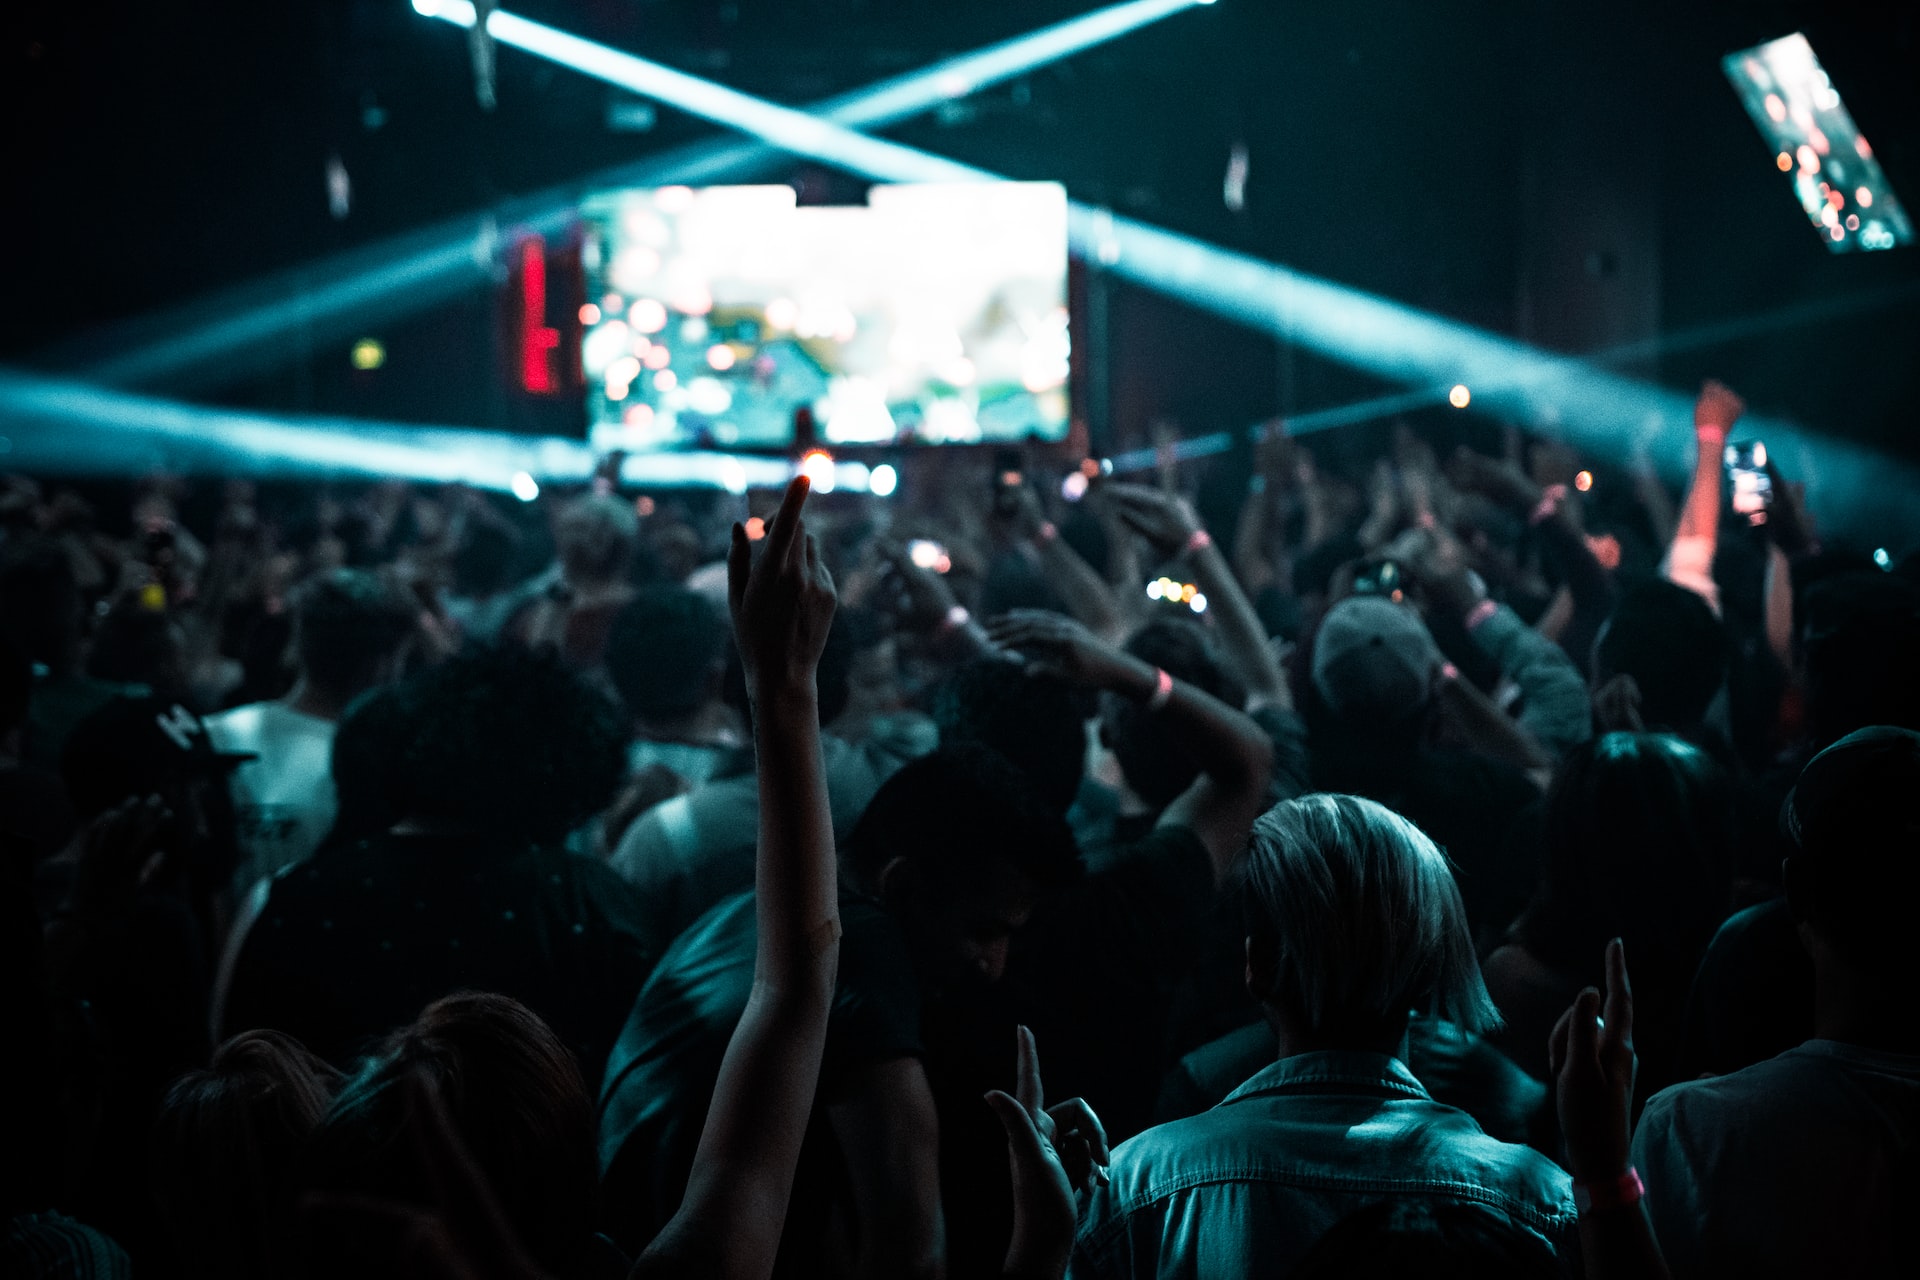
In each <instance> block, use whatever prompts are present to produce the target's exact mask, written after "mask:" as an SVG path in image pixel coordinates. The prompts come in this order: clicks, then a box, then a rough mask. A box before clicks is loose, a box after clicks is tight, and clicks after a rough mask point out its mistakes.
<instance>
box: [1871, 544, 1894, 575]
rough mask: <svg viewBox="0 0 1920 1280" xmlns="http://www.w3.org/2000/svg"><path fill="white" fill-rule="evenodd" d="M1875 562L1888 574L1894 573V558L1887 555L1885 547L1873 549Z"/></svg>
mask: <svg viewBox="0 0 1920 1280" xmlns="http://www.w3.org/2000/svg"><path fill="white" fill-rule="evenodd" d="M1873 562H1874V563H1875V564H1877V565H1879V566H1880V567H1881V568H1882V569H1885V570H1887V571H1888V572H1892V570H1893V557H1892V556H1890V555H1888V554H1887V549H1886V548H1885V547H1875V548H1874V549H1873Z"/></svg>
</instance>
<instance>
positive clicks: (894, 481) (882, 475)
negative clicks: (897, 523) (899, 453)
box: [867, 462, 900, 498]
mask: <svg viewBox="0 0 1920 1280" xmlns="http://www.w3.org/2000/svg"><path fill="white" fill-rule="evenodd" d="M899 484H900V473H899V472H897V471H895V470H894V469H893V468H892V467H891V466H889V465H888V464H887V463H884V462H883V463H881V464H880V465H879V466H877V467H875V468H874V469H873V470H872V471H871V472H870V473H869V474H868V475H867V492H868V493H871V494H872V495H873V496H874V497H876V498H890V497H892V496H893V491H894V490H895V489H896V488H898V487H899Z"/></svg>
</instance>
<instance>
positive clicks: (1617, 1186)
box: [1573, 1166, 1647, 1218]
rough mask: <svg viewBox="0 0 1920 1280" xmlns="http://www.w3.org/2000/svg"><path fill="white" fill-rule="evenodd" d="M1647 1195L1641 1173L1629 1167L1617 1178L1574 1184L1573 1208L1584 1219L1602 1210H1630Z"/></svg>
mask: <svg viewBox="0 0 1920 1280" xmlns="http://www.w3.org/2000/svg"><path fill="white" fill-rule="evenodd" d="M1646 1194H1647V1188H1646V1184H1645V1183H1643V1182H1641V1181H1640V1171H1639V1170H1638V1169H1635V1168H1633V1167H1632V1166H1628V1168H1627V1171H1626V1172H1625V1173H1623V1174H1621V1175H1620V1176H1619V1177H1617V1178H1607V1179H1604V1180H1602V1181H1600V1182H1576V1183H1574V1184H1573V1207H1574V1208H1575V1209H1577V1210H1578V1211H1579V1213H1580V1216H1581V1217H1583V1218H1584V1217H1586V1216H1587V1215H1589V1214H1593V1213H1598V1212H1599V1211H1600V1210H1602V1209H1625V1208H1629V1207H1631V1206H1633V1205H1636V1204H1639V1203H1640V1199H1641V1197H1642V1196H1644V1195H1646Z"/></svg>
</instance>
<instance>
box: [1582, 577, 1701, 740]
mask: <svg viewBox="0 0 1920 1280" xmlns="http://www.w3.org/2000/svg"><path fill="white" fill-rule="evenodd" d="M1593 666H1594V672H1593V674H1594V684H1595V685H1596V686H1598V685H1601V684H1604V683H1606V681H1608V680H1609V679H1611V678H1613V677H1614V676H1618V675H1629V676H1632V677H1633V679H1634V683H1635V684H1637V685H1639V686H1640V715H1641V718H1642V719H1643V720H1644V721H1645V722H1646V724H1647V726H1648V727H1649V728H1654V729H1671V730H1675V731H1676V732H1682V733H1684V732H1688V731H1691V730H1692V729H1694V728H1696V727H1697V726H1698V725H1699V724H1700V720H1701V718H1702V717H1703V716H1705V715H1706V713H1707V707H1708V705H1709V704H1711V703H1712V702H1713V698H1714V695H1715V694H1717V693H1718V692H1719V691H1720V686H1721V685H1722V684H1724V683H1725V682H1726V678H1727V641H1726V632H1725V631H1724V629H1723V628H1722V627H1721V625H1720V619H1718V618H1716V617H1714V616H1713V609H1712V608H1711V607H1710V606H1709V605H1708V604H1707V602H1706V601H1705V600H1702V599H1701V598H1700V597H1699V596H1697V595H1695V594H1694V593H1693V592H1691V591H1689V590H1687V589H1686V588H1685V587H1680V586H1675V585H1674V584H1673V583H1671V582H1666V581H1662V580H1658V579H1656V580H1653V581H1650V582H1643V583H1641V584H1640V585H1639V586H1637V587H1634V588H1633V589H1632V590H1630V591H1628V592H1627V593H1626V595H1624V596H1622V597H1621V598H1620V603H1619V604H1618V605H1616V606H1614V610H1613V613H1612V615H1611V616H1610V617H1608V619H1607V621H1606V624H1605V629H1604V630H1603V631H1602V632H1601V634H1600V639H1599V641H1598V642H1597V643H1596V644H1595V646H1594V654H1593Z"/></svg>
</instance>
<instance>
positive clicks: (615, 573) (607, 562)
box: [553, 493, 640, 584]
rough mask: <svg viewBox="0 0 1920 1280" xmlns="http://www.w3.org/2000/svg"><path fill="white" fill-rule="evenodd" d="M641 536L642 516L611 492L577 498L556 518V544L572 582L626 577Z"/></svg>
mask: <svg viewBox="0 0 1920 1280" xmlns="http://www.w3.org/2000/svg"><path fill="white" fill-rule="evenodd" d="M639 540H640V517H639V516H637V515H635V514H634V510H633V508H632V507H630V506H628V505H627V504H626V503H625V502H622V501H621V500H620V499H619V498H616V497H614V496H613V495H612V494H605V493H596V494H590V495H588V496H587V497H584V498H575V499H574V500H573V501H572V502H569V503H568V504H567V505H566V506H565V507H563V508H561V511H560V515H559V517H558V518H557V519H556V520H555V521H554V527H553V542H554V547H555V549H556V550H557V551H558V552H559V554H560V567H561V569H562V570H563V571H564V572H565V574H566V576H567V580H568V581H569V582H574V583H594V584H604V583H611V582H614V581H616V580H618V579H620V578H622V577H624V576H625V574H626V572H627V566H628V565H629V564H630V563H631V562H632V560H633V554H634V549H635V547H636V545H637V544H638V543H639Z"/></svg>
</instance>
